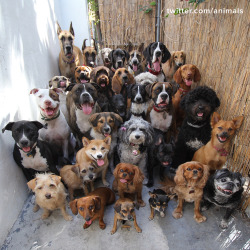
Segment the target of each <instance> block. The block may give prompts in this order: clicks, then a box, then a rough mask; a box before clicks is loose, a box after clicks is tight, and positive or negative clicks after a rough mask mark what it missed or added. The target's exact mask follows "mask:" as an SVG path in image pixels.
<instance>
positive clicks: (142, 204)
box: [138, 200, 146, 207]
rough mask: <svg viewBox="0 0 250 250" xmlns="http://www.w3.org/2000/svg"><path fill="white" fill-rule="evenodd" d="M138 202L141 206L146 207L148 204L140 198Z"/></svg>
mask: <svg viewBox="0 0 250 250" xmlns="http://www.w3.org/2000/svg"><path fill="white" fill-rule="evenodd" d="M138 204H139V206H140V207H145V206H146V203H145V202H144V201H143V200H139V201H138Z"/></svg>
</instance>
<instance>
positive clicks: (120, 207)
mask: <svg viewBox="0 0 250 250" xmlns="http://www.w3.org/2000/svg"><path fill="white" fill-rule="evenodd" d="M114 209H115V216H114V226H113V228H112V230H111V232H110V233H111V234H114V233H115V232H116V230H117V221H122V222H123V224H124V223H125V222H126V221H128V220H129V221H134V226H135V229H136V231H137V232H138V233H141V232H142V230H141V228H140V227H139V226H138V224H137V221H136V215H135V205H134V203H133V201H132V200H130V199H128V198H123V199H119V200H117V201H116V203H115V205H114ZM123 227H130V226H125V225H124V226H123Z"/></svg>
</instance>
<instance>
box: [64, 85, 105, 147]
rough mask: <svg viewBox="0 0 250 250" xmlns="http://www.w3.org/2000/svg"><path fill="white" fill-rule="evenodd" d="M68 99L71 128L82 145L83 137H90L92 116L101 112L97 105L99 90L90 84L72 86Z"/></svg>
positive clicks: (68, 89)
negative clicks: (90, 119)
mask: <svg viewBox="0 0 250 250" xmlns="http://www.w3.org/2000/svg"><path fill="white" fill-rule="evenodd" d="M67 91H69V93H68V95H67V99H66V104H67V109H68V112H69V118H70V120H69V121H70V122H69V126H70V128H71V130H72V132H73V134H74V135H75V137H76V138H77V140H78V144H80V142H81V140H82V137H83V136H87V137H89V138H90V136H89V131H90V129H91V124H90V122H89V118H90V116H91V115H92V114H94V113H97V112H101V108H100V106H99V105H98V103H97V90H96V88H95V87H94V85H92V84H90V83H85V84H79V83H78V84H75V85H73V84H72V85H70V86H69V87H68V88H67Z"/></svg>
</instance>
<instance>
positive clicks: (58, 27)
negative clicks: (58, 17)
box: [56, 21, 62, 36]
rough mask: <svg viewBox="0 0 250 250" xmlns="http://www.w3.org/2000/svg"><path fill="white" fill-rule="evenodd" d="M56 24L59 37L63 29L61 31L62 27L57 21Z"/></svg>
mask: <svg viewBox="0 0 250 250" xmlns="http://www.w3.org/2000/svg"><path fill="white" fill-rule="evenodd" d="M56 24H57V35H58V36H59V35H60V33H61V32H62V29H61V27H60V25H59V23H58V21H56Z"/></svg>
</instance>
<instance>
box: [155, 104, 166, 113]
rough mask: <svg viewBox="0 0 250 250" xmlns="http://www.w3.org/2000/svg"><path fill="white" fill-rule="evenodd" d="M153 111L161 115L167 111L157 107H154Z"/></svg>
mask: <svg viewBox="0 0 250 250" xmlns="http://www.w3.org/2000/svg"><path fill="white" fill-rule="evenodd" d="M153 109H154V110H155V111H156V112H158V113H161V112H163V111H166V109H158V108H157V107H156V106H155V105H154V106H153Z"/></svg>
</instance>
